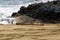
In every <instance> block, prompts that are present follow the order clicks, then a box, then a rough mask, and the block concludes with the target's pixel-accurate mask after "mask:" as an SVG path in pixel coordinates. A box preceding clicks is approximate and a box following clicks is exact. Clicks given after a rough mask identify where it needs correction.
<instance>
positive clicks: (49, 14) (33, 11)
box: [17, 1, 60, 23]
mask: <svg viewBox="0 0 60 40" xmlns="http://www.w3.org/2000/svg"><path fill="white" fill-rule="evenodd" d="M17 13H18V14H20V15H26V16H29V17H31V18H34V19H38V20H42V21H43V22H44V23H60V1H53V2H47V3H38V4H37V3H36V4H31V5H29V6H28V7H24V6H22V7H21V8H20V10H19V11H18V12H17Z"/></svg>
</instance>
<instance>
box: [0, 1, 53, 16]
mask: <svg viewBox="0 0 60 40" xmlns="http://www.w3.org/2000/svg"><path fill="white" fill-rule="evenodd" d="M3 1H5V0H1V1H0V2H1V4H0V13H3V14H4V15H6V16H11V14H12V13H13V12H17V11H18V10H19V9H20V7H21V6H23V5H24V6H26V7H27V6H28V5H29V4H32V3H35V2H36V1H35V0H34V1H32V0H26V1H25V0H18V1H17V2H16V1H14V2H13V0H11V1H8V0H7V1H8V2H7V1H5V2H4V3H2V2H3ZM19 1H20V2H19ZM41 1H42V2H47V1H48V0H38V1H37V3H38V2H41ZM49 1H52V0H49ZM7 3H8V4H7ZM16 3H17V4H16Z"/></svg>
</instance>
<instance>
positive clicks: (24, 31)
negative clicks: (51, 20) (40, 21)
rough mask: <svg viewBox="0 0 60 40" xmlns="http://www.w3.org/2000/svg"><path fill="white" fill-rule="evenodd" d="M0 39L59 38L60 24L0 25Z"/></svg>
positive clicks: (51, 39)
mask: <svg viewBox="0 0 60 40" xmlns="http://www.w3.org/2000/svg"><path fill="white" fill-rule="evenodd" d="M0 40H60V24H45V25H44V26H41V25H0Z"/></svg>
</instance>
